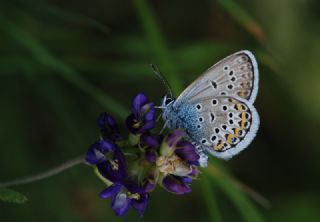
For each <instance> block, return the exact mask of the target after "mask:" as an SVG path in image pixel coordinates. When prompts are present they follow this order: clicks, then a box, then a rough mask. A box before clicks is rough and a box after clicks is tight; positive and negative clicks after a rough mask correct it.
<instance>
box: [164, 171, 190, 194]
mask: <svg viewBox="0 0 320 222" xmlns="http://www.w3.org/2000/svg"><path fill="white" fill-rule="evenodd" d="M190 182H191V180H190V179H189V180H186V177H177V176H173V175H168V176H166V177H164V178H163V180H162V185H163V186H164V187H165V188H166V190H168V191H169V192H171V193H175V194H185V193H190V192H191V188H190V187H189V185H188V184H189V183H190Z"/></svg>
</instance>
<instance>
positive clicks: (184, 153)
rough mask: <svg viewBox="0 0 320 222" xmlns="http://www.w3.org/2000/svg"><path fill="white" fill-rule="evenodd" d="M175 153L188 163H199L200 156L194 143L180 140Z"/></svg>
mask: <svg viewBox="0 0 320 222" xmlns="http://www.w3.org/2000/svg"><path fill="white" fill-rule="evenodd" d="M174 152H175V154H177V155H178V156H179V157H180V158H181V159H183V160H185V161H186V162H188V163H192V165H194V163H197V161H198V160H199V158H200V156H199V155H198V154H197V152H196V149H195V147H194V145H192V143H190V142H189V141H186V140H180V141H179V142H177V144H176V149H175V151H174Z"/></svg>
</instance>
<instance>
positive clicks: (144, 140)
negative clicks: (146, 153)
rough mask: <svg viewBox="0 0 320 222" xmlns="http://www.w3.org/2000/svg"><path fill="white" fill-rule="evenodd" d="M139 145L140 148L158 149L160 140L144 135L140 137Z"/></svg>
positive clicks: (156, 137)
mask: <svg viewBox="0 0 320 222" xmlns="http://www.w3.org/2000/svg"><path fill="white" fill-rule="evenodd" d="M140 145H141V146H142V147H144V146H148V147H151V148H158V147H159V146H160V138H159V137H158V136H157V135H153V134H150V133H144V134H142V135H141V138H140Z"/></svg>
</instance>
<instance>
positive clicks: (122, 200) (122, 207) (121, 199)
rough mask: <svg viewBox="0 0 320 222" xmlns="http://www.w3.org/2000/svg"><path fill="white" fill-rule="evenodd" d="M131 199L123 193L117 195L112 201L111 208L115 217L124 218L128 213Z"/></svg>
mask: <svg viewBox="0 0 320 222" xmlns="http://www.w3.org/2000/svg"><path fill="white" fill-rule="evenodd" d="M130 204H131V199H130V198H128V196H127V195H126V194H125V193H118V194H117V195H116V196H115V197H114V198H113V199H112V204H111V207H112V209H113V211H114V212H115V214H116V215H117V216H120V217H121V216H124V215H126V214H127V213H128V210H129V207H130Z"/></svg>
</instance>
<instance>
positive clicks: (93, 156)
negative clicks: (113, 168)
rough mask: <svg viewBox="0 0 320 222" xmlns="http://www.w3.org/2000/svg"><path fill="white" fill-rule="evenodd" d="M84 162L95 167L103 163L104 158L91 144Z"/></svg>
mask: <svg viewBox="0 0 320 222" xmlns="http://www.w3.org/2000/svg"><path fill="white" fill-rule="evenodd" d="M85 160H86V162H87V163H89V164H91V165H95V164H98V163H101V162H103V161H105V156H104V154H103V153H102V152H101V151H99V150H98V149H96V147H95V145H94V144H93V145H91V146H90V147H89V149H88V151H87V154H86V157H85Z"/></svg>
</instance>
